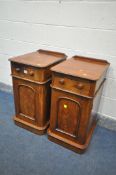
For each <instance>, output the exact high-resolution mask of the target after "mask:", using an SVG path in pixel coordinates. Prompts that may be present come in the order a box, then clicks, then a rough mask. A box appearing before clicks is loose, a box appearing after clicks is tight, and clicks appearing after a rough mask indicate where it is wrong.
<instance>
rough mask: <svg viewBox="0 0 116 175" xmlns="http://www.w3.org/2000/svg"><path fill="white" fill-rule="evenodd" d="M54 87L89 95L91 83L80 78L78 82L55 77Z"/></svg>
mask: <svg viewBox="0 0 116 175" xmlns="http://www.w3.org/2000/svg"><path fill="white" fill-rule="evenodd" d="M52 86H53V87H56V88H61V89H63V90H67V91H70V92H73V93H77V94H80V95H89V94H90V88H91V83H90V82H89V81H88V82H87V81H86V80H85V81H84V80H83V79H82V80H81V79H78V78H77V79H76V80H72V79H69V78H66V77H59V76H54V77H53V82H52Z"/></svg>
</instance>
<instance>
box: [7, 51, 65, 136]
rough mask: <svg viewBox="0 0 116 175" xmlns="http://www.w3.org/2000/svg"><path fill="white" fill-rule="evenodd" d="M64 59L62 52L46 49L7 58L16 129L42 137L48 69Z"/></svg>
mask: <svg viewBox="0 0 116 175" xmlns="http://www.w3.org/2000/svg"><path fill="white" fill-rule="evenodd" d="M65 59H66V55H65V54H63V53H59V52H52V51H46V50H38V51H36V52H32V53H29V54H25V55H22V56H18V57H14V58H11V59H9V60H10V62H11V72H12V79H13V90H14V101H15V111H16V115H15V117H14V118H13V119H14V122H15V123H16V124H17V125H18V126H20V127H22V128H25V129H27V130H30V131H32V132H34V133H36V134H44V132H45V131H46V129H47V127H48V124H49V110H50V97H51V90H50V83H51V70H50V68H51V67H52V66H54V65H56V64H58V63H59V62H61V61H64V60H65Z"/></svg>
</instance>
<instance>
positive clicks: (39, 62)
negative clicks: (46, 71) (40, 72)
mask: <svg viewBox="0 0 116 175" xmlns="http://www.w3.org/2000/svg"><path fill="white" fill-rule="evenodd" d="M66 57H67V56H66V55H65V54H64V53H60V52H54V51H47V50H42V49H40V50H38V51H35V52H32V53H28V54H24V55H21V56H17V57H13V58H10V59H9V60H10V61H11V62H16V63H20V64H26V65H31V66H34V67H39V68H44V67H48V66H50V65H52V64H55V63H58V62H60V61H62V60H65V59H66Z"/></svg>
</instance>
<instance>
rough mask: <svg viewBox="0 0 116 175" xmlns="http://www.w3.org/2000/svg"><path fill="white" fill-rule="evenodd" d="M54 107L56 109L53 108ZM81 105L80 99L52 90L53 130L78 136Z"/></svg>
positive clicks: (51, 125) (51, 124) (51, 123)
mask: <svg viewBox="0 0 116 175" xmlns="http://www.w3.org/2000/svg"><path fill="white" fill-rule="evenodd" d="M53 109H54V110H53ZM80 117H81V105H80V102H79V101H78V99H76V98H70V97H69V95H68V94H67V95H66V94H64V93H61V92H59V91H54V90H53V91H52V108H51V121H50V127H51V129H52V130H55V131H56V132H59V133H61V134H65V135H67V136H69V137H70V136H71V137H77V136H78V128H79V122H80Z"/></svg>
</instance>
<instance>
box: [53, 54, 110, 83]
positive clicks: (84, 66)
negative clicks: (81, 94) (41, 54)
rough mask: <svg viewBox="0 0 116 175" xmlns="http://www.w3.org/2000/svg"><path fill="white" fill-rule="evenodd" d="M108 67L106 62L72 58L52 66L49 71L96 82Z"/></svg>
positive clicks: (80, 57)
mask: <svg viewBox="0 0 116 175" xmlns="http://www.w3.org/2000/svg"><path fill="white" fill-rule="evenodd" d="M109 65H110V63H108V62H107V61H106V60H101V59H95V58H88V57H82V56H73V57H72V58H70V59H68V60H66V61H64V62H62V63H60V64H58V65H56V66H54V67H53V68H52V69H51V70H52V71H53V72H57V73H63V74H67V75H71V76H75V77H80V78H84V79H88V80H94V81H97V80H98V79H99V78H100V77H101V76H102V75H103V73H104V72H105V71H106V70H107V68H108V66H109Z"/></svg>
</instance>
